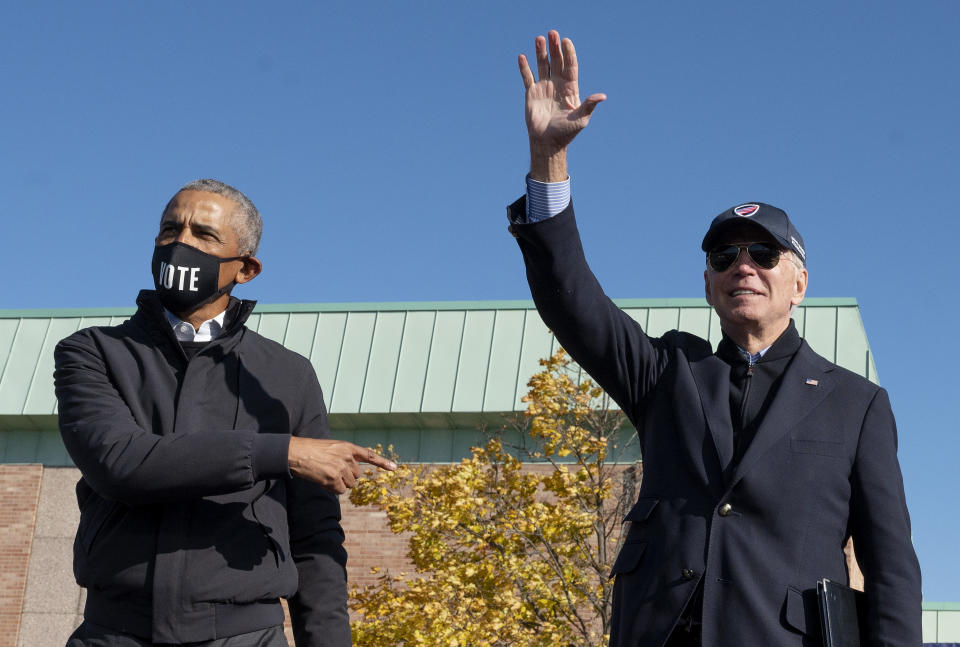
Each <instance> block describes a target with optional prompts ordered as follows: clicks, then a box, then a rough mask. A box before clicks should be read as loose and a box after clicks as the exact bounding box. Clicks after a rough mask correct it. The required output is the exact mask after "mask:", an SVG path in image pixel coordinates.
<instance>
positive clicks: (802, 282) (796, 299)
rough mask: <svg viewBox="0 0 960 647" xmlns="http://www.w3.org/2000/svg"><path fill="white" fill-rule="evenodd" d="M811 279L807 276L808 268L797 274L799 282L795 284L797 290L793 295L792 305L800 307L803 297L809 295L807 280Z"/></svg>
mask: <svg viewBox="0 0 960 647" xmlns="http://www.w3.org/2000/svg"><path fill="white" fill-rule="evenodd" d="M808 278H809V276H808V274H807V268H803V269H801V270H800V271H799V272H797V282H796V284H795V289H794V293H793V298H792V299H790V303H792V304H793V305H795V306H798V305H800V302H801V301H803V297H804V296H806V294H807V279H808Z"/></svg>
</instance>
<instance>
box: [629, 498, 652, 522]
mask: <svg viewBox="0 0 960 647" xmlns="http://www.w3.org/2000/svg"><path fill="white" fill-rule="evenodd" d="M658 503H660V499H657V498H654V497H641V498H639V499H637V502H636V503H635V504H634V505H633V507H632V508H631V509H630V512H628V513H627V516H626V517H624V518H623V520H624V521H646V520H647V517H649V516H650V513H651V512H653V509H654V508H656V507H657V504H658Z"/></svg>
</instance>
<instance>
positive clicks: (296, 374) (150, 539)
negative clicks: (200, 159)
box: [54, 180, 396, 647]
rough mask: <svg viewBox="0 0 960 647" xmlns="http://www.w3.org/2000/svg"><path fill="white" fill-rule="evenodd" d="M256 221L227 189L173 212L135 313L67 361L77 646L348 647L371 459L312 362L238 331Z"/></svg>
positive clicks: (192, 193)
mask: <svg viewBox="0 0 960 647" xmlns="http://www.w3.org/2000/svg"><path fill="white" fill-rule="evenodd" d="M259 238H260V216H259V214H258V213H257V211H256V208H255V207H254V206H253V204H252V203H251V202H250V200H249V199H247V197H246V196H244V195H243V194H242V193H240V192H239V191H237V190H236V189H234V188H233V187H230V186H228V185H225V184H223V183H221V182H218V181H216V180H198V181H196V182H192V183H190V184H188V185H187V186H185V187H184V188H183V189H181V190H180V191H179V192H177V194H176V195H175V196H174V197H173V198H172V199H171V200H170V202H169V203H168V204H167V206H166V208H165V209H164V212H163V217H162V219H161V223H160V232H159V234H158V235H157V238H156V247H155V249H154V255H153V261H152V263H151V270H152V274H153V280H154V285H155V287H156V290H155V291H152V290H144V291H142V292H141V293H140V296H139V298H138V299H137V304H138V306H139V308H138V311H137V313H136V314H135V315H134V316H133V317H132V318H131V319H130V320H128V321H126V322H124V323H123V324H122V325H120V326H117V327H109V328H106V327H105V328H88V329H85V330H81V331H79V332H77V333H75V334H74V335H71V336H70V337H68V338H67V339H64V340H63V341H61V342H60V344H58V346H57V349H56V351H55V359H56V371H55V374H54V378H55V382H56V392H57V399H58V402H59V414H60V429H61V434H62V436H63V439H64V443H65V445H66V447H67V450H68V451H69V452H70V456H71V457H72V458H73V460H74V462H75V463H76V464H77V466H78V467H79V468H80V471H81V473H82V478H81V480H80V482H79V483H78V484H77V499H78V503H79V505H80V510H81V518H80V526H79V528H78V530H77V537H76V541H75V544H74V573H75V574H76V577H77V581H78V582H79V583H80V584H81V586H84V587H86V588H87V603H86V608H85V610H84V622H83V624H82V625H81V626H80V627H79V628H78V629H77V630H76V632H74V634H73V636H71V638H70V639H69V640H68V643H67V645H68V647H93V646H94V645H95V646H97V647H100V646H124V647H126V646H139V645H152V644H154V643H163V644H187V643H189V644H190V645H209V646H211V647H212V646H214V645H216V646H217V647H246V646H248V645H249V646H254V645H256V646H258V647H277V646H280V645H287V642H286V640H285V638H284V636H283V630H282V624H283V611H282V608H281V607H280V603H279V598H281V597H285V598H288V599H289V605H290V610H291V615H292V620H293V626H294V634H295V636H296V643H297V645H298V647H303V646H305V645H311V646H315V645H321V644H322V645H349V644H350V628H349V622H348V618H347V612H346V571H345V565H346V553H345V552H344V551H343V547H342V542H343V531H342V529H341V527H340V523H339V519H340V508H339V503H338V501H337V498H336V496H335V494H334V493H342V492H344V491H346V489H347V488H349V487H351V486H353V484H354V483H355V481H356V479H357V478H358V477H359V475H360V467H359V463H361V462H366V463H371V464H374V465H377V466H378V467H381V468H384V469H395V468H396V466H395V465H394V464H393V463H392V462H390V461H388V460H386V459H384V458H382V457H380V456H378V455H377V454H375V453H374V452H372V451H370V450H368V449H365V448H361V447H357V446H356V445H353V444H351V443H347V442H341V441H335V440H332V439H330V438H329V427H328V424H327V415H326V410H325V408H324V404H323V395H322V393H321V392H320V386H319V384H318V383H317V378H316V375H315V373H314V371H313V367H312V366H311V365H310V363H309V361H307V360H306V359H305V358H303V357H301V356H299V355H297V354H295V353H293V352H291V351H289V350H287V349H285V348H283V347H282V346H280V345H279V344H276V343H274V342H272V341H270V340H267V339H265V338H263V337H261V336H259V335H257V334H256V333H254V332H253V331H250V330H248V329H247V328H246V327H244V325H243V324H244V321H245V320H246V319H247V317H248V316H249V314H250V312H251V311H252V309H253V307H254V305H255V302H253V301H246V300H244V301H241V300H238V299H235V298H233V297H231V296H230V291H231V289H232V288H233V286H234V285H238V284H242V283H247V282H249V281H251V280H253V279H254V278H255V277H256V276H257V275H258V274H259V273H260V271H261V270H262V264H261V263H260V261H259V260H258V259H257V258H256V256H255V254H256V249H257V245H258V243H259Z"/></svg>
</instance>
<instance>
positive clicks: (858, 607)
mask: <svg viewBox="0 0 960 647" xmlns="http://www.w3.org/2000/svg"><path fill="white" fill-rule="evenodd" d="M817 600H818V602H819V605H820V626H821V628H822V629H823V645H824V647H860V645H861V644H862V645H864V647H866V644H867V643H866V641H865V640H864V641H861V640H860V631H861V629H860V628H861V627H862V626H863V614H864V594H863V592H861V591H855V590H854V589H851V588H850V587H849V586H846V585H845V584H840V583H839V582H833V581H831V580H828V579H822V580H820V581H819V582H817Z"/></svg>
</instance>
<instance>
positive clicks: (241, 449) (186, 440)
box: [54, 331, 290, 506]
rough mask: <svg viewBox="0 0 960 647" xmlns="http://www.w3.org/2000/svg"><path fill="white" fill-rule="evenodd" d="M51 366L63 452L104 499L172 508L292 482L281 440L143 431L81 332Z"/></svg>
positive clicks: (61, 347) (275, 437)
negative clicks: (275, 481)
mask: <svg viewBox="0 0 960 647" xmlns="http://www.w3.org/2000/svg"><path fill="white" fill-rule="evenodd" d="M54 362H55V370H54V385H55V390H56V395H57V402H58V413H59V421H60V434H61V436H62V437H63V442H64V445H65V446H66V448H67V452H68V453H69V454H70V458H72V459H73V462H74V463H75V464H76V465H77V467H79V468H80V471H81V473H82V474H83V478H84V480H85V481H86V482H87V483H88V484H89V485H90V487H92V488H93V489H94V490H95V491H96V492H97V493H98V494H100V495H101V496H102V497H104V498H106V499H112V500H116V501H120V502H122V503H125V504H127V505H131V506H133V505H142V504H147V503H163V502H175V501H180V500H184V499H190V498H197V497H203V496H209V495H214V494H224V493H228V492H235V491H238V490H243V489H246V488H250V487H252V486H253V484H254V483H255V482H256V481H258V480H262V479H267V478H285V477H286V476H288V475H289V470H288V468H287V447H288V445H289V443H290V440H289V437H287V436H286V435H285V434H259V433H256V432H255V431H240V430H233V431H216V430H205V431H204V432H203V433H192V434H173V435H167V436H163V435H159V434H154V433H152V432H151V431H150V430H147V429H144V428H142V427H141V426H140V425H139V424H138V423H137V421H136V420H135V419H134V416H133V414H132V413H131V410H130V407H129V406H127V403H126V402H125V401H124V400H123V398H122V397H121V395H120V393H119V392H118V390H117V388H116V387H115V386H114V384H113V382H112V380H111V377H110V375H109V371H108V368H107V366H106V363H105V362H104V359H103V355H102V353H101V351H100V349H99V347H98V346H97V344H96V342H95V340H94V339H92V338H91V336H90V335H89V334H88V333H86V332H85V331H80V332H79V333H75V334H74V335H71V336H70V337H68V338H66V339H64V340H62V341H61V342H60V343H59V344H57V347H56V349H55V350H54ZM144 370H147V369H144Z"/></svg>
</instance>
